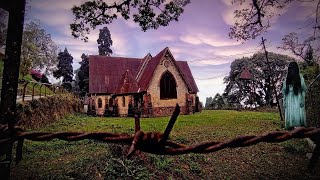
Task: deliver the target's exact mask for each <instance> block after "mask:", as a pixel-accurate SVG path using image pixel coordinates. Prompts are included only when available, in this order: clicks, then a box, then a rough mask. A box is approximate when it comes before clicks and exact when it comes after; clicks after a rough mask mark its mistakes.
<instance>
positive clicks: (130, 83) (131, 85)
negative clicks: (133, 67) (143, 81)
mask: <svg viewBox="0 0 320 180" xmlns="http://www.w3.org/2000/svg"><path fill="white" fill-rule="evenodd" d="M139 92H140V87H139V85H138V83H137V81H136V79H135V78H134V77H133V75H132V74H131V73H130V71H129V70H127V71H126V72H125V73H124V74H123V75H122V77H121V79H120V82H119V84H118V87H117V88H116V90H115V92H114V94H131V93H139Z"/></svg>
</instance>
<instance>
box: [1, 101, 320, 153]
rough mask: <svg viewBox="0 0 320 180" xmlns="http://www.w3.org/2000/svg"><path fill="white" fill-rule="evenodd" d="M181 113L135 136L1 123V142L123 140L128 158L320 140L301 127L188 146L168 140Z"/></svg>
mask: <svg viewBox="0 0 320 180" xmlns="http://www.w3.org/2000/svg"><path fill="white" fill-rule="evenodd" d="M179 113H180V107H179V106H176V109H175V111H174V112H173V115H172V116H171V119H170V121H169V124H168V126H167V128H166V130H165V132H164V133H163V134H162V133H160V132H147V133H145V132H143V131H141V130H139V131H137V132H136V133H135V134H134V135H129V134H118V133H109V132H92V133H86V132H59V133H51V132H23V131H22V129H21V128H20V127H15V128H14V132H13V133H12V132H11V136H10V133H9V130H8V127H7V126H6V125H0V132H1V133H2V134H7V137H8V138H4V139H1V140H0V145H2V144H4V143H7V142H10V141H13V142H14V141H18V142H20V147H17V148H19V149H20V151H19V152H20V153H22V150H21V149H22V144H23V140H24V139H27V140H32V141H50V140H53V139H60V140H65V141H79V140H84V139H91V140H98V141H102V142H107V143H121V144H126V145H131V147H130V149H129V151H128V157H131V156H132V155H133V154H134V152H135V151H136V150H140V151H143V152H147V153H152V154H158V155H179V154H187V153H212V152H216V151H219V150H222V149H225V148H237V147H246V146H252V145H255V144H258V143H261V142H267V143H279V142H283V141H287V140H290V139H293V138H311V139H313V140H315V142H316V143H319V140H320V139H319V137H320V128H316V127H310V128H305V127H297V128H295V129H293V130H292V131H275V132H269V133H266V134H263V135H249V136H248V135H247V136H238V137H235V138H233V139H231V140H226V141H223V142H219V141H210V142H202V143H199V144H195V145H190V146H188V145H185V144H180V143H177V142H174V141H169V140H168V137H169V134H170V132H171V129H172V127H173V125H174V123H175V121H176V119H177V117H178V115H179ZM12 134H13V136H12ZM21 142H22V143H21ZM17 151H18V150H17ZM20 156H21V157H22V155H21V154H20V155H17V157H20Z"/></svg>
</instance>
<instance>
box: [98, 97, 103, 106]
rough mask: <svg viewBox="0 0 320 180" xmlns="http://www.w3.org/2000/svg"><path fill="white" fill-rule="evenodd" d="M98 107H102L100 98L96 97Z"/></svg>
mask: <svg viewBox="0 0 320 180" xmlns="http://www.w3.org/2000/svg"><path fill="white" fill-rule="evenodd" d="M98 108H102V99H101V98H98Z"/></svg>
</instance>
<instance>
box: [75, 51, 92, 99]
mask: <svg viewBox="0 0 320 180" xmlns="http://www.w3.org/2000/svg"><path fill="white" fill-rule="evenodd" d="M81 59H82V61H81V62H80V68H79V71H78V73H77V74H78V81H77V84H78V86H79V90H80V95H81V96H84V95H85V94H86V93H88V92H89V57H88V56H87V55H85V54H82V55H81Z"/></svg>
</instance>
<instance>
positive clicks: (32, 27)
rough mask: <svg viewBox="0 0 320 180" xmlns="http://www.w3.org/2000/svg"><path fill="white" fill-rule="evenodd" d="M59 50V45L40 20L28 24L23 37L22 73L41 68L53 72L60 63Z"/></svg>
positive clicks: (48, 72)
mask: <svg viewBox="0 0 320 180" xmlns="http://www.w3.org/2000/svg"><path fill="white" fill-rule="evenodd" d="M57 51H58V46H57V45H56V44H55V43H54V42H53V40H52V39H51V35H50V34H48V33H47V32H46V31H45V30H44V29H43V28H42V27H41V24H40V22H39V21H32V22H30V23H28V24H26V25H25V29H24V31H23V37H22V47H21V65H20V73H21V74H22V76H24V75H26V74H29V72H30V70H31V69H39V70H42V71H44V73H45V74H51V73H52V72H53V71H54V70H55V68H56V66H57V63H58V59H57Z"/></svg>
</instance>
